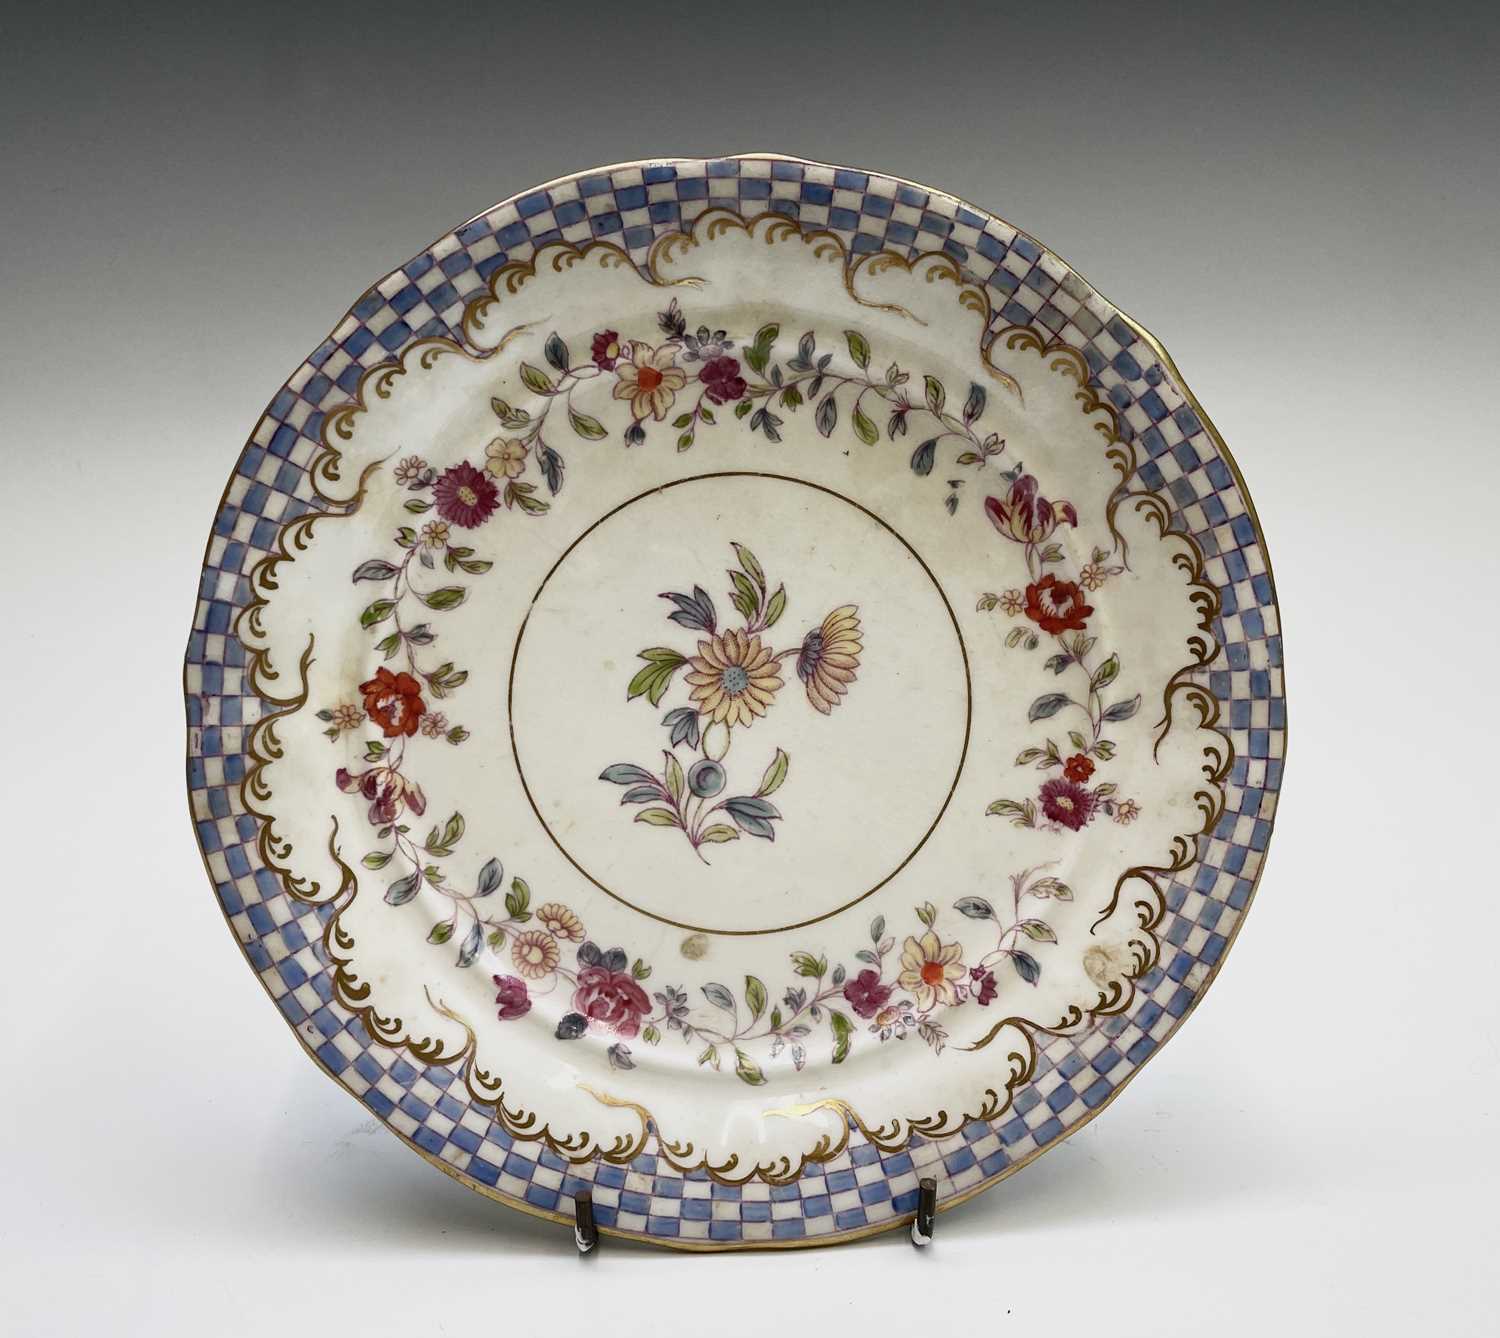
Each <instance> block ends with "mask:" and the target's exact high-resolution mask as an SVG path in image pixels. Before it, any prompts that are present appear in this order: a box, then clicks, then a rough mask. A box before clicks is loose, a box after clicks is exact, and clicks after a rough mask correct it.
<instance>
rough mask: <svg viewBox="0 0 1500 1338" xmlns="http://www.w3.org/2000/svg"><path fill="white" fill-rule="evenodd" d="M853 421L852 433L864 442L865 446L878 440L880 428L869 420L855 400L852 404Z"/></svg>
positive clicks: (871, 444)
mask: <svg viewBox="0 0 1500 1338" xmlns="http://www.w3.org/2000/svg"><path fill="white" fill-rule="evenodd" d="M853 423H854V434H855V435H856V436H857V437H858V438H859V439H860V440H861V441H862V442H864V444H865V445H866V446H873V445H874V444H875V443H876V442H877V441H879V440H880V429H879V428H878V427H876V426H875V424H874V423H872V422H871V421H870V419H869V416H868V415H867V414H866V413H865V411H864V410H863V409H861V408H860V407H859V403H858V402H857V401H856V402H855V405H854V417H853Z"/></svg>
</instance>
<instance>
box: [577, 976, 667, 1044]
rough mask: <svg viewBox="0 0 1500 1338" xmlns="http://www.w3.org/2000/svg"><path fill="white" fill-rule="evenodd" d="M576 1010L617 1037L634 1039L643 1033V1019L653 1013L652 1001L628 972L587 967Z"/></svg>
mask: <svg viewBox="0 0 1500 1338" xmlns="http://www.w3.org/2000/svg"><path fill="white" fill-rule="evenodd" d="M573 1007H574V1008H576V1009H577V1010H578V1011H579V1012H580V1013H582V1014H583V1016H584V1017H586V1018H588V1020H589V1021H590V1022H598V1023H600V1024H602V1025H603V1026H604V1027H606V1028H607V1029H608V1030H610V1031H613V1032H614V1033H615V1034H616V1035H619V1036H634V1035H635V1034H636V1033H637V1032H638V1031H640V1029H641V1018H643V1017H644V1016H645V1015H646V1014H647V1013H648V1012H649V1011H650V1009H651V1000H650V999H648V998H647V997H646V991H645V990H643V989H642V988H641V987H640V986H639V985H637V984H636V983H635V978H634V977H633V976H631V975H630V974H629V973H628V972H625V971H611V970H610V969H609V967H607V966H586V967H584V968H583V970H581V971H580V972H579V973H578V988H577V989H576V990H575V991H574V992H573Z"/></svg>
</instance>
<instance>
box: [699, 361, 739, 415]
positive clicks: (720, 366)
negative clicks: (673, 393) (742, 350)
mask: <svg viewBox="0 0 1500 1338" xmlns="http://www.w3.org/2000/svg"><path fill="white" fill-rule="evenodd" d="M698 379H699V380H700V381H701V382H703V384H704V386H705V387H706V388H707V391H708V398H709V399H711V400H712V401H713V402H714V403H715V404H727V403H728V402H729V401H730V400H737V399H741V398H742V397H743V396H744V394H745V392H746V391H747V390H748V389H749V388H750V387H749V386H747V385H746V384H745V378H744V377H743V376H741V375H740V364H739V359H738V358H710V359H709V360H708V361H707V362H705V363H704V364H703V370H702V371H701V372H699V373H698Z"/></svg>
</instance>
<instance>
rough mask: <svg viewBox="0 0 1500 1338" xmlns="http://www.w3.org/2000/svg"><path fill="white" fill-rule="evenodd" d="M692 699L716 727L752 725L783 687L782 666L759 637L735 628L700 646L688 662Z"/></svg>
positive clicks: (763, 713)
mask: <svg viewBox="0 0 1500 1338" xmlns="http://www.w3.org/2000/svg"><path fill="white" fill-rule="evenodd" d="M688 667H689V669H690V671H691V672H689V673H688V674H687V675H686V680H687V682H689V683H691V684H692V693H691V696H692V699H693V702H694V704H695V705H696V706H697V707H698V711H699V713H700V714H703V715H707V716H708V717H709V719H710V722H711V723H713V724H725V725H731V726H733V725H749V724H751V723H753V721H754V720H755V717H756V716H759V715H765V713H766V707H768V706H769V705H770V704H771V699H772V698H773V697H774V696H775V695H776V689H777V688H779V687H780V686H781V665H780V663H779V662H778V661H777V660H776V658H775V657H774V656H773V655H772V654H771V652H770V651H769V650H768V649H767V648H766V647H765V646H763V645H761V642H760V638H759V637H758V636H753V635H750V634H748V633H746V632H741V631H740V630H739V629H738V628H731V629H730V630H729V631H727V632H720V633H719V634H718V635H717V636H715V637H712V638H710V639H709V640H708V641H700V642H699V643H698V653H697V654H696V655H694V656H693V657H692V658H691V659H689V660H688Z"/></svg>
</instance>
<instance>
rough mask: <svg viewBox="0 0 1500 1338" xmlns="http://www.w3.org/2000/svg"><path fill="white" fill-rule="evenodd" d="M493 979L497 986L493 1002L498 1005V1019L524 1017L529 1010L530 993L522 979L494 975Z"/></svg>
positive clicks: (506, 1019) (503, 1020)
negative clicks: (497, 991)
mask: <svg viewBox="0 0 1500 1338" xmlns="http://www.w3.org/2000/svg"><path fill="white" fill-rule="evenodd" d="M494 981H495V984H496V985H497V986H498V987H499V993H497V994H496V995H495V1002H496V1003H497V1004H499V1005H500V1014H499V1016H500V1021H502V1022H509V1021H510V1020H511V1019H512V1018H517V1017H525V1016H526V1014H527V1013H529V1012H530V1011H531V995H530V994H529V993H528V992H527V989H526V982H525V981H524V980H522V979H520V978H519V977H518V976H495V977H494Z"/></svg>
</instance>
